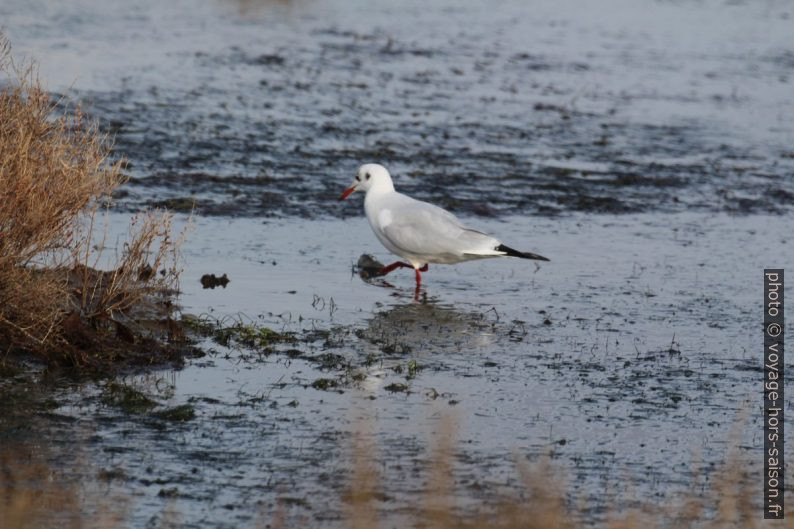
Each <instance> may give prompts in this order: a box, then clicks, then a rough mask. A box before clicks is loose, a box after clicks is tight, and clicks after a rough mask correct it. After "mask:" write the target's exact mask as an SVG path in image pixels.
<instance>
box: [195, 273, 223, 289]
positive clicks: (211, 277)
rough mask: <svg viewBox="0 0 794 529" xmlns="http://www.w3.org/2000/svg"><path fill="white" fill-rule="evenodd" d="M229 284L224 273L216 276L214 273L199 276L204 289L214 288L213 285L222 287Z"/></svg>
mask: <svg viewBox="0 0 794 529" xmlns="http://www.w3.org/2000/svg"><path fill="white" fill-rule="evenodd" d="M228 284H229V278H228V277H226V274H223V275H222V276H220V277H218V276H216V275H215V274H204V275H203V276H201V286H202V287H203V288H205V289H207V288H215V287H223V288H226V285H228Z"/></svg>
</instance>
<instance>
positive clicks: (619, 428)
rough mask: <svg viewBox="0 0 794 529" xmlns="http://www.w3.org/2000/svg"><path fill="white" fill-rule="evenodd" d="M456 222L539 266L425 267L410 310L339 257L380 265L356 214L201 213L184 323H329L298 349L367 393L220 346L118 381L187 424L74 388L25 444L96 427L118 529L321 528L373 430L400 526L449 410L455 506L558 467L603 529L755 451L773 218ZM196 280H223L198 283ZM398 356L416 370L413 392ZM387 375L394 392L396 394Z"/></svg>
mask: <svg viewBox="0 0 794 529" xmlns="http://www.w3.org/2000/svg"><path fill="white" fill-rule="evenodd" d="M117 220H119V221H122V222H123V220H124V217H123V216H119V217H118V218H117ZM470 220H471V222H472V223H476V224H477V225H478V226H479V227H481V228H484V229H486V230H488V231H491V232H494V233H500V234H503V236H504V238H505V239H506V240H509V241H515V242H517V243H519V244H518V245H528V244H529V241H530V240H531V241H532V246H531V247H532V248H533V249H536V250H538V251H542V252H543V253H546V254H547V255H549V256H550V257H551V258H552V262H551V263H544V264H542V265H541V266H539V267H536V266H535V264H534V263H531V262H530V263H527V262H525V261H521V260H508V259H505V260H494V261H482V262H472V263H467V264H464V265H461V266H456V267H440V266H439V267H431V269H430V271H429V272H428V273H427V274H425V284H424V285H423V292H422V296H421V297H422V300H421V301H419V302H417V301H414V299H413V277H412V274H410V273H403V274H400V273H399V272H395V275H394V276H393V277H390V278H389V279H390V281H391V283H392V284H393V287H389V286H384V285H383V284H382V283H380V282H375V283H367V282H364V281H362V280H361V279H360V278H358V277H352V278H351V276H350V271H349V269H350V262H351V261H353V256H356V255H358V254H359V253H360V252H364V251H373V252H376V255H380V256H383V252H379V251H378V249H377V247H376V246H375V242H374V241H373V240H372V238H371V237H370V236H369V233H368V232H369V227H368V226H367V225H366V223H365V221H363V220H361V219H355V220H333V221H331V220H323V221H304V220H294V219H293V220H289V221H272V222H267V223H263V222H262V221H259V220H252V219H234V220H224V221H222V222H221V221H219V220H218V219H215V218H199V219H197V221H196V226H195V234H200V236H197V235H194V236H193V237H191V239H190V242H189V243H188V245H187V247H186V249H185V262H186V263H187V269H186V271H185V274H184V276H183V278H184V279H183V283H182V289H183V291H184V294H183V296H182V301H183V302H184V304H185V306H186V310H187V309H192V310H193V311H195V312H201V311H210V310H211V311H212V312H213V313H214V314H221V315H222V314H232V313H238V312H240V313H241V314H239V315H238V316H239V317H240V318H242V319H244V320H245V321H249V320H252V321H257V322H260V323H266V324H268V325H270V326H272V327H274V328H277V329H284V330H299V329H317V330H320V331H323V330H329V331H330V333H329V334H327V335H325V334H324V335H321V339H319V340H318V341H317V342H315V343H312V344H306V345H302V346H298V347H299V348H300V349H302V350H303V354H304V357H307V358H308V357H315V356H319V355H326V354H328V353H332V354H335V355H341V357H342V361H341V363H342V364H346V365H347V364H349V365H350V366H352V369H353V370H354V371H355V372H357V373H361V374H362V375H363V377H362V380H361V381H360V382H353V383H351V382H347V383H343V384H342V385H341V386H339V388H337V389H331V390H328V391H321V390H318V389H315V388H313V387H312V386H311V384H312V383H313V382H314V381H315V380H316V379H318V378H331V379H334V378H336V377H338V376H340V373H344V372H345V370H344V369H342V370H340V369H338V368H327V369H326V368H323V367H322V363H318V362H316V361H307V360H305V359H304V357H300V358H294V357H291V356H290V355H288V354H273V355H270V356H260V355H257V354H252V353H250V352H245V351H235V350H228V349H226V348H224V347H221V346H219V345H218V344H216V343H213V342H207V343H206V344H205V345H206V348H208V349H209V350H212V351H214V352H213V353H211V354H210V355H209V356H207V357H204V358H201V359H197V360H195V361H192V362H191V363H190V364H189V365H188V366H187V367H186V368H184V369H182V370H179V371H175V372H172V373H159V374H155V375H147V376H135V377H131V378H129V379H128V380H127V381H128V382H129V383H133V384H135V385H137V386H138V387H141V388H143V389H144V390H145V391H146V392H148V393H152V394H154V395H159V397H158V401H159V402H160V403H161V405H163V406H173V405H178V404H184V403H191V404H192V405H193V406H194V407H195V410H196V413H197V418H196V419H194V420H193V421H190V422H188V423H185V424H184V425H171V424H167V425H166V426H163V425H162V422H160V421H157V420H156V419H154V418H152V416H150V415H143V416H135V415H130V416H125V415H123V414H120V413H119V412H118V411H117V410H116V409H115V408H109V407H107V406H103V405H102V404H101V401H100V395H101V393H100V391H99V390H98V389H97V388H96V387H94V386H91V385H89V386H88V387H85V388H83V389H77V388H72V389H67V390H60V395H59V396H58V398H57V399H56V400H58V401H59V402H65V403H69V404H68V405H64V406H63V407H61V408H59V409H58V410H56V411H55V412H53V411H51V410H49V411H47V412H46V414H44V415H45V416H44V418H42V421H43V425H42V424H41V423H39V422H38V421H37V422H36V427H35V428H32V429H31V431H28V432H27V433H28V434H33V433H35V432H37V431H38V429H39V428H44V431H46V432H48V438H49V439H50V440H51V441H50V443H52V445H53V446H54V449H55V450H56V451H57V447H58V446H59V445H61V444H63V443H72V442H73V441H72V439H73V436H74V428H75V424H79V425H80V430H81V431H90V432H92V434H91V436H90V437H89V439H88V440H87V441H86V442H85V447H84V448H83V450H84V451H85V452H87V453H88V454H90V456H91V457H90V459H91V461H94V462H95V463H96V464H97V465H99V466H100V467H101V468H103V469H114V468H121V469H123V470H124V475H125V478H124V479H123V480H122V481H121V483H119V486H122V487H123V488H124V490H125V491H127V493H128V494H130V495H131V496H132V498H133V500H134V506H135V508H134V511H133V512H134V514H133V518H132V523H133V525H143V524H144V523H145V522H147V520H150V519H156V518H157V517H158V516H160V515H161V513H162V511H163V509H164V506H165V505H170V506H172V507H171V508H175V509H176V510H177V511H178V512H179V513H181V515H180V516H181V517H180V520H181V523H184V524H185V525H186V526H188V527H192V526H195V527H200V526H205V525H206V524H210V525H212V526H218V527H234V526H235V525H236V524H239V523H241V522H242V521H246V520H247V521H251V520H255V519H257V517H258V516H259V513H260V512H261V510H262V509H264V511H265V512H267V513H272V512H273V510H274V509H275V506H276V504H277V503H278V498H282V499H283V498H288V499H289V508H288V509H287V511H288V514H289V516H291V517H297V518H300V517H301V516H306V517H308V518H309V519H311V520H313V521H314V522H318V523H319V522H320V521H322V522H323V523H325V524H327V525H328V526H335V525H336V524H337V523H338V519H339V517H340V516H341V512H342V511H341V505H340V499H339V498H340V496H341V494H342V493H343V492H344V490H345V487H346V486H347V483H348V482H347V481H346V480H347V478H348V477H349V472H350V469H349V465H348V463H347V462H348V461H349V459H348V457H349V455H350V450H351V443H352V440H351V439H352V438H351V432H352V431H355V430H357V429H361V428H364V429H365V430H366V429H369V430H371V432H372V435H374V436H375V438H376V439H377V446H378V449H379V451H380V452H379V453H380V456H379V457H380V461H381V462H382V468H381V469H382V472H383V473H384V480H385V483H386V489H387V491H388V494H389V500H388V501H386V502H383V503H382V504H381V507H382V508H383V509H384V510H385V511H387V512H390V513H392V514H396V515H399V514H400V513H404V512H410V509H411V506H412V505H413V504H414V503H415V502H416V494H417V491H419V490H421V488H422V487H423V483H425V480H426V479H427V476H428V474H427V460H428V454H429V451H430V449H431V447H432V446H433V441H432V439H433V437H432V435H433V432H437V431H439V430H442V429H443V426H442V424H441V423H442V417H444V416H446V415H447V414H448V413H453V414H454V415H455V416H456V418H457V423H458V428H457V437H458V439H459V440H460V445H459V449H458V453H457V456H456V470H455V479H456V482H457V483H458V500H459V502H460V503H462V504H465V503H466V502H467V501H475V500H481V499H483V498H485V499H487V498H490V497H492V496H493V495H494V494H495V493H496V491H497V490H499V489H498V487H499V486H504V485H510V486H515V485H516V484H517V483H518V476H517V475H516V469H515V457H528V458H531V459H533V458H536V457H538V456H540V455H543V454H547V453H551V454H552V455H553V458H554V460H555V461H556V462H557V464H559V466H560V468H562V469H563V470H564V472H565V477H566V478H567V479H568V480H569V482H570V484H571V487H572V490H573V491H576V492H577V493H579V494H582V495H583V496H584V497H585V498H588V500H589V501H590V502H591V505H592V508H593V509H594V510H593V516H596V517H598V516H600V514H599V513H601V509H603V507H604V505H605V504H608V503H610V502H618V504H626V502H629V503H630V500H626V496H625V493H626V491H627V490H628V489H631V490H634V491H636V492H637V495H638V497H639V498H651V497H653V496H654V495H659V494H660V495H665V494H669V495H673V494H675V493H685V492H686V491H687V490H688V489H687V487H688V486H689V484H691V482H692V480H693V479H694V478H695V476H697V475H698V474H699V473H701V472H702V471H703V470H708V469H710V468H713V467H714V466H715V465H718V464H719V463H720V462H721V461H722V460H723V458H724V457H725V454H726V450H727V449H728V446H731V445H735V444H738V446H740V447H741V448H742V449H743V450H754V449H755V446H756V445H757V442H758V438H759V437H758V430H759V428H760V424H759V422H758V417H757V416H756V415H755V414H753V413H750V417H749V419H747V420H746V422H745V423H742V426H740V427H739V428H736V427H735V423H736V421H737V419H739V416H740V412H741V411H742V410H745V412H747V411H748V410H753V409H754V405H753V403H754V402H755V400H756V397H757V394H758V391H759V389H758V385H759V382H758V377H759V370H758V361H757V358H756V357H757V354H756V350H757V344H756V342H757V336H756V335H757V332H756V331H757V317H756V314H755V312H756V310H757V299H756V298H757V297H758V296H757V294H758V292H757V290H758V287H757V285H758V281H760V279H759V278H760V274H761V268H762V267H763V266H764V265H765V263H766V262H767V260H768V258H769V257H768V256H770V255H774V254H775V252H776V249H777V248H781V247H782V248H784V249H785V251H784V252H783V253H779V252H778V258H779V259H780V260H781V261H783V262H785V261H786V260H788V259H791V258H792V257H794V255H792V252H791V250H790V249H789V247H788V246H786V243H787V241H788V237H789V233H788V230H787V229H786V228H785V227H784V226H783V224H782V223H781V222H779V220H780V218H779V217H776V216H773V217H765V216H750V217H741V218H737V217H732V216H728V215H724V214H721V215H717V216H716V217H713V216H707V215H703V214H678V215H670V216H667V217H665V223H664V225H660V223H659V222H658V218H657V216H656V215H651V214H646V215H623V216H604V215H574V216H571V217H566V218H564V219H556V220H551V219H532V220H528V219H524V218H506V219H503V220H500V221H495V220H488V221H484V220H482V219H479V220H478V219H470ZM296 233H299V234H300V236H299V237H296V236H295V234H296ZM760 234H764V236H759V235H760ZM523 241H526V242H523ZM218 256H224V258H223V260H221V259H219V257H218ZM273 261H275V263H276V264H273ZM583 262H587V266H586V267H585V266H582V263H583ZM206 272H215V273H221V272H225V273H228V274H229V277H230V278H231V282H230V283H229V285H228V287H227V288H226V289H215V290H204V289H202V288H201V285H200V284H199V281H198V277H199V276H200V275H201V274H203V273H206ZM292 290H295V292H292ZM318 300H322V301H318ZM331 300H333V303H331ZM331 306H333V310H331ZM275 307H277V309H275V310H274V308H275ZM547 320H548V323H546V321H547ZM411 361H415V362H416V363H417V364H418V365H419V366H420V369H419V371H418V372H417V373H416V376H415V378H412V379H408V377H407V369H408V365H409V363H410V362H411ZM337 362H338V361H337V360H334V363H335V364H336V363H337ZM397 366H399V369H402V372H400V373H398V372H396V371H395V368H397ZM394 383H400V384H405V385H406V386H407V390H408V391H407V392H402V391H398V392H391V391H389V389H387V388H388V387H389V386H390V385H391V384H394ZM53 417H55V419H53ZM67 418H68V420H66V419H67ZM362 425H363V426H362ZM28 428H29V429H30V427H28ZM732 432H733V433H732ZM67 439H68V441H66V440H67ZM759 472H760V470H759ZM174 489H175V490H174ZM605 490H606V491H607V492H606V493H605V492H604V491H605ZM161 491H165V492H161ZM162 494H164V495H165V496H166V497H163V496H162ZM260 502H261V505H260ZM601 514H603V513H601Z"/></svg>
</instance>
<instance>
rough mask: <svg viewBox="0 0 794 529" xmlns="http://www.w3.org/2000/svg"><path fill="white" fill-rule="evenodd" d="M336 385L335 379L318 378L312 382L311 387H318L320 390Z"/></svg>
mask: <svg viewBox="0 0 794 529" xmlns="http://www.w3.org/2000/svg"><path fill="white" fill-rule="evenodd" d="M336 386H338V384H337V382H336V380H333V379H330V378H318V379H317V380H315V381H314V382H312V387H313V388H314V389H319V390H320V391H327V390H329V389H333V388H335V387H336Z"/></svg>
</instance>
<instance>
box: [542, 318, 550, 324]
mask: <svg viewBox="0 0 794 529" xmlns="http://www.w3.org/2000/svg"><path fill="white" fill-rule="evenodd" d="M543 325H551V320H550V319H548V318H546V319H545V320H543Z"/></svg>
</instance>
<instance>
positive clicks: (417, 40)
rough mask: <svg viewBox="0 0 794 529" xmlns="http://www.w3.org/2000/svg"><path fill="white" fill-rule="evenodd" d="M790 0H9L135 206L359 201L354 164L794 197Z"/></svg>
mask: <svg viewBox="0 0 794 529" xmlns="http://www.w3.org/2000/svg"><path fill="white" fill-rule="evenodd" d="M792 16H794V10H792V8H791V5H790V4H787V3H785V2H774V1H764V2H750V1H746V2H742V1H738V2H731V3H730V4H727V5H726V4H725V3H723V2H716V1H710V2H662V1H658V2H653V1H643V2H634V1H630V0H612V1H610V2H607V3H603V2H600V3H598V4H593V3H582V2H573V1H566V2H557V1H554V2H551V1H549V2H540V3H539V2H533V3H532V4H531V5H529V4H526V3H525V2H520V1H507V2H503V3H502V4H501V5H500V7H499V9H492V8H491V7H490V5H488V4H477V3H467V4H464V5H460V4H459V3H458V2H444V1H440V2H433V3H431V4H430V5H428V4H427V3H426V2H401V3H400V6H399V7H397V6H393V5H391V4H389V3H386V2H357V1H352V0H337V1H334V2H312V1H297V2H283V3H282V2H266V1H265V2H257V1H254V2H234V1H228V0H226V1H221V0H218V1H215V2H206V3H202V2H195V1H194V0H179V1H175V2H168V3H165V4H163V3H160V2H154V1H148V0H147V1H144V2H136V3H135V4H134V5H128V4H127V3H121V2H96V1H91V0H84V1H82V2H70V3H68V4H59V3H51V2H19V1H14V0H12V1H7V2H4V3H3V5H2V6H0V17H2V19H3V20H4V24H5V27H6V28H7V29H6V31H7V33H8V35H9V37H10V38H11V39H12V42H13V43H14V44H15V45H16V47H17V49H18V50H19V51H20V52H26V53H30V54H32V55H34V56H35V57H37V58H39V60H40V61H41V73H42V76H43V77H44V78H45V79H46V80H47V82H48V84H49V86H50V87H51V88H52V89H53V90H55V91H63V90H66V89H69V88H72V89H73V90H72V92H71V93H72V94H73V95H74V97H75V98H77V99H79V100H80V101H81V102H83V103H84V104H85V105H86V106H87V108H88V109H89V110H90V112H91V113H93V114H94V115H95V116H96V117H98V118H99V119H100V120H101V121H102V122H103V124H104V125H105V126H106V128H108V129H109V130H111V131H112V132H113V133H114V134H115V138H116V143H117V151H118V153H119V154H120V155H124V156H126V157H127V158H128V160H129V162H130V167H129V174H130V175H131V176H132V178H133V180H132V182H131V184H130V185H129V186H127V187H126V188H125V189H124V190H123V191H122V192H121V193H120V195H119V199H120V201H121V204H122V205H123V206H125V207H129V208H138V207H141V206H143V205H150V204H168V205H171V206H174V207H179V208H183V209H185V208H187V209H189V208H190V207H191V205H192V203H193V202H195V205H196V207H197V210H198V211H199V212H200V213H202V214H214V215H233V216H240V215H242V216H273V215H276V216H302V217H309V218H315V217H317V216H324V215H333V216H350V215H352V214H354V213H355V212H357V211H358V210H357V208H356V206H355V205H352V204H351V205H347V206H346V207H343V208H339V207H338V205H337V204H336V203H334V202H333V201H332V200H331V198H335V197H336V196H338V193H339V189H340V188H341V187H343V186H345V185H346V184H347V183H348V182H349V181H350V180H351V178H352V175H353V172H354V170H355V168H356V167H357V166H358V165H359V164H360V163H362V162H368V161H378V162H383V163H385V164H387V165H388V166H389V167H390V168H391V169H392V171H393V172H394V174H395V175H397V176H398V181H397V183H398V185H399V186H400V187H401V188H402V189H404V190H405V191H407V192H409V193H411V194H413V195H416V196H418V197H422V198H428V199H432V200H433V201H435V202H438V203H441V204H442V205H445V206H448V207H452V208H454V209H455V210H456V211H459V212H462V213H470V214H476V215H483V216H489V215H505V214H521V215H525V214H539V215H556V214H561V213H567V212H571V211H585V212H609V213H622V212H645V211H687V210H692V209H697V210H708V211H731V212H740V213H744V212H760V213H769V212H774V211H790V209H791V204H792V202H793V201H792V199H793V198H794V184H793V183H792V180H791V179H790V178H784V176H787V175H791V173H792V172H794V151H792V145H793V144H794V110H792V109H794V90H793V89H792V84H791V83H792V75H793V74H794V45H792V42H791V39H790V30H791V17H792Z"/></svg>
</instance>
